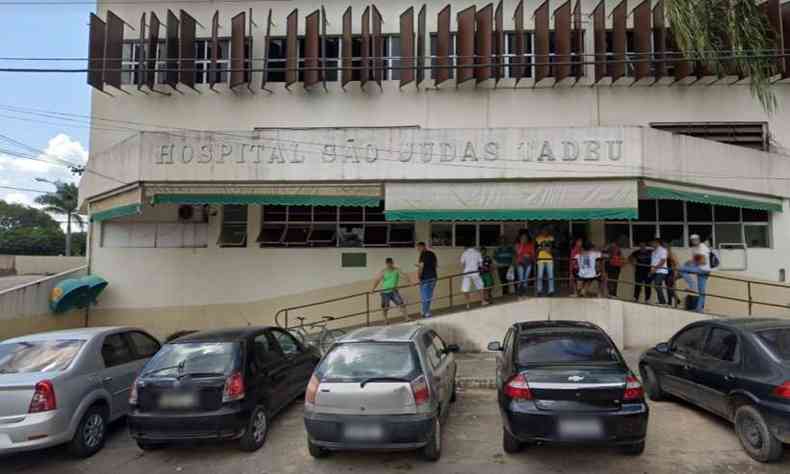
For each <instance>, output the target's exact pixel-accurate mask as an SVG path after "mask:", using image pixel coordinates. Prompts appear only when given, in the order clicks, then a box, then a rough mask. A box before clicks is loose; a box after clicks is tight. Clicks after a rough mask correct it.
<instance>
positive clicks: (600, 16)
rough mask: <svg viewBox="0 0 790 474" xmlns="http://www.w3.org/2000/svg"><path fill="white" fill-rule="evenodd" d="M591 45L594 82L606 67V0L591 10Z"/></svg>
mask: <svg viewBox="0 0 790 474" xmlns="http://www.w3.org/2000/svg"><path fill="white" fill-rule="evenodd" d="M592 17H593V46H594V47H595V82H598V81H600V80H601V79H603V78H604V77H606V74H607V68H606V0H601V2H600V3H599V4H598V6H597V7H595V9H594V10H593V13H592Z"/></svg>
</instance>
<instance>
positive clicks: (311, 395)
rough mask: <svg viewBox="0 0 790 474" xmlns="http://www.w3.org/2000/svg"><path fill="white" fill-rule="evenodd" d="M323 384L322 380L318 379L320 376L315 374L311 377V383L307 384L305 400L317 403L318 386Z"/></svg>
mask: <svg viewBox="0 0 790 474" xmlns="http://www.w3.org/2000/svg"><path fill="white" fill-rule="evenodd" d="M319 385H321V382H319V381H318V377H316V376H315V375H313V376H312V377H310V383H308V384H307V391H306V392H305V394H304V401H305V402H307V403H309V404H311V405H315V396H316V394H317V393H318V386H319Z"/></svg>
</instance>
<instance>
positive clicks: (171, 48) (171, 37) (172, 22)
mask: <svg viewBox="0 0 790 474" xmlns="http://www.w3.org/2000/svg"><path fill="white" fill-rule="evenodd" d="M178 27H179V24H178V17H177V16H176V15H175V13H173V12H172V11H170V10H168V11H167V38H166V42H165V53H166V58H167V68H166V69H167V72H166V74H165V84H167V85H168V86H170V87H172V88H173V89H176V88H177V86H178V54H179V51H178Z"/></svg>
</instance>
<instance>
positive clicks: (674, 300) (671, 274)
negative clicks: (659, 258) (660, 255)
mask: <svg viewBox="0 0 790 474" xmlns="http://www.w3.org/2000/svg"><path fill="white" fill-rule="evenodd" d="M667 270H668V273H667V279H666V281H665V283H666V286H667V304H668V305H669V306H677V305H678V303H679V300H678V296H677V293H675V281H676V280H677V277H678V260H677V257H675V252H673V251H672V248H670V246H669V245H667Z"/></svg>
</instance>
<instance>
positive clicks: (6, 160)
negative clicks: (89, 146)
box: [0, 133, 88, 181]
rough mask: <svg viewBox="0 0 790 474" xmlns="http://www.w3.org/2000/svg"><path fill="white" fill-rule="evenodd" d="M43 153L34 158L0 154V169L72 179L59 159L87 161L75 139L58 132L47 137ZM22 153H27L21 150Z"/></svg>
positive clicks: (62, 179) (64, 179)
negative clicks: (47, 140)
mask: <svg viewBox="0 0 790 474" xmlns="http://www.w3.org/2000/svg"><path fill="white" fill-rule="evenodd" d="M43 151H44V153H42V154H39V155H38V156H37V157H36V159H35V160H34V159H29V158H22V157H17V156H10V155H5V154H0V169H4V168H8V169H9V170H10V171H11V172H14V171H16V172H18V173H24V174H27V175H33V174H35V175H37V176H36V177H42V178H46V179H51V180H61V181H74V177H73V176H72V175H71V173H70V171H69V169H68V165H66V164H65V163H62V162H60V161H59V160H63V161H67V162H69V163H74V164H75V165H84V164H85V163H86V162H87V161H88V151H87V150H86V149H85V147H83V146H82V144H81V143H80V142H79V141H77V140H72V138H71V137H70V136H68V135H66V134H64V133H59V134H57V135H55V136H54V137H52V138H50V139H49V142H48V143H47V147H46V148H45V149H44V150H43ZM22 152H23V153H27V152H25V151H24V150H22Z"/></svg>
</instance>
